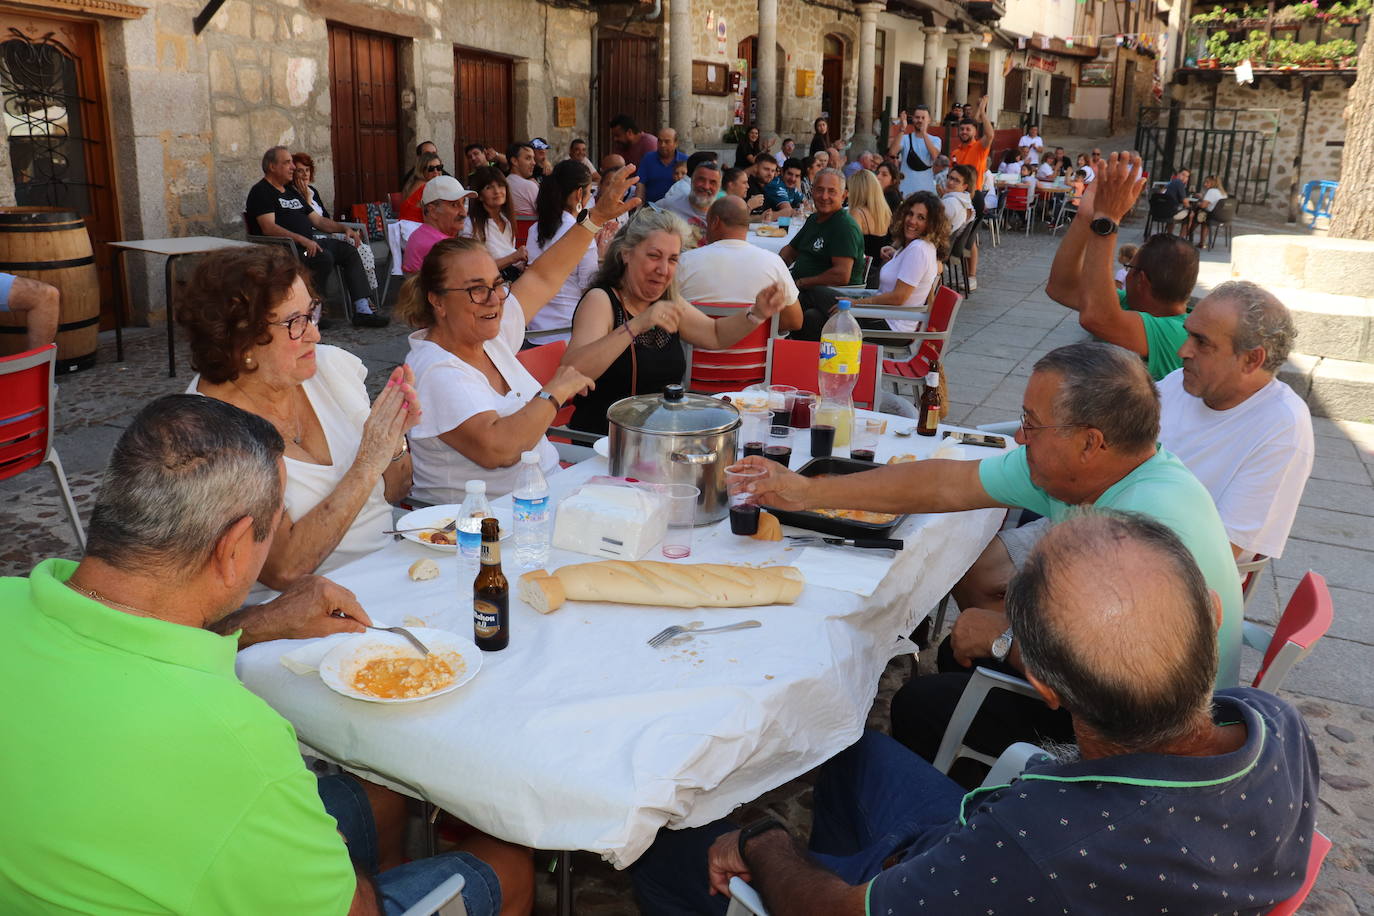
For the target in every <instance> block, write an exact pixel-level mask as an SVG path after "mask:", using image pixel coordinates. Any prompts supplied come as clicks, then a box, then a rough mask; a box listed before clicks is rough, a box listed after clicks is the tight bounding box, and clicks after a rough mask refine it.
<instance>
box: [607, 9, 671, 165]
mask: <svg viewBox="0 0 1374 916" xmlns="http://www.w3.org/2000/svg"><path fill="white" fill-rule="evenodd" d="M596 56H597V76H596V84H595V87H596V111H597V117H596V125H595V127H596V129H595V131H592V132H591V133H592V137H593V138H595V139H596V141H597V142H599V143H600V148H599V149H597V150H596V156H597V157H598V158H600V157H601V156H604V155H606V154H607V153H608V152H610V150H611V129H610V127H609V126H608V124H609V122H610V120H611V118H613V117H615V116H616V115H618V114H627V115H629V116H630V117H632V118H634V120H635V124H636V125H638V127H639V129H640V130H646V131H648V132H650V133H655V134H656V133H658V40H657V39H655V38H650V37H648V36H645V35H630V34H627V33H623V32H612V31H610V30H606V31H603V32H602V33H601V34H600V36H599V37H598V39H597V42H596ZM674 126H676V127H677V129H678V130H679V131H685V130H686V129H687V128H688V125H685V124H683V125H674Z"/></svg>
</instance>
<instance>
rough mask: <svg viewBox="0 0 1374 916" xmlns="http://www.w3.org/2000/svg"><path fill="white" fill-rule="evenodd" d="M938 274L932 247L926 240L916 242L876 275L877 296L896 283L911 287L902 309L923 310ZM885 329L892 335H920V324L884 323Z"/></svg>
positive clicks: (891, 288)
mask: <svg viewBox="0 0 1374 916" xmlns="http://www.w3.org/2000/svg"><path fill="white" fill-rule="evenodd" d="M939 274H940V262H939V261H937V260H935V246H934V245H932V244H930V242H927V241H926V240H925V239H917V240H916V241H914V242H912V243H911V244H909V245H907V246H906V247H905V248H903V249H902V250H901V251H899V252H897V253H896V254H895V255H893V256H892V260H890V261H888V262H887V263H886V264H884V265H883V269H882V270H880V271H879V272H878V292H880V293H890V292H892V291H893V290H894V289H896V288H897V281H898V280H900V281H901V282H903V283H905V284H907V285H908V286H910V287H911V288H912V289H911V295H909V296H907V297H906V301H905V302H903V303H902V308H909V309H924V308H925V307H926V301H927V300H928V299H929V298H930V288H931V286H932V285H933V284H934V283H935V278H936V277H937V276H939ZM887 326H888V327H890V328H892V330H894V331H909V332H914V331H919V330H920V329H921V323H920V322H919V321H898V320H896V319H895V318H889V319H888V320H887Z"/></svg>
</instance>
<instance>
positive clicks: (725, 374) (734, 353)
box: [687, 302, 801, 394]
mask: <svg viewBox="0 0 1374 916" xmlns="http://www.w3.org/2000/svg"><path fill="white" fill-rule="evenodd" d="M692 304H693V305H695V306H696V307H697V308H699V309H701V311H703V312H705V313H706V314H707V315H711V316H713V317H715V318H721V317H724V316H727V315H733V314H735V313H736V312H738V311H739V310H740V309H746V308H749V307H750V306H752V305H753V303H752V302H694V303H692ZM777 336H778V319H777V316H776V315H775V316H773V319H772V320H771V321H767V322H765V323H763V324H761V325H759V326H758V327H756V328H754V330H752V331H750V332H749V333H748V334H746V335H744V337H743V338H742V339H741V340H740V341H739V342H738V343H736V344H735V345H734V346H733V347H730V348H728V349H725V350H706V349H701V348H696V347H693V348H689V349H688V352H687V387H688V388H689V389H690V390H691V391H700V392H705V393H706V394H715V393H716V392H719V391H739V390H740V389H741V388H748V387H749V386H750V385H756V384H758V383H760V382H762V381H763V380H764V379H766V378H768V365H769V363H768V357H769V353H768V341H769V340H771V339H772V338H774V337H777ZM798 387H801V386H798Z"/></svg>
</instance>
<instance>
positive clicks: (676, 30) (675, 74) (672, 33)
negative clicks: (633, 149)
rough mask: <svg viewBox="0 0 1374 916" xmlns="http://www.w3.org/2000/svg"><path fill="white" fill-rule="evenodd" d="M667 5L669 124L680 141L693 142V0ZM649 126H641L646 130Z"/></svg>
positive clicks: (676, 1) (673, 0)
mask: <svg viewBox="0 0 1374 916" xmlns="http://www.w3.org/2000/svg"><path fill="white" fill-rule="evenodd" d="M671 3H672V5H671V6H670V7H669V8H668V12H669V20H668V72H669V73H670V74H671V79H670V80H669V83H668V85H669V89H668V125H667V126H669V127H672V128H674V129H675V130H676V131H677V133H678V137H679V142H682V141H684V140H686V141H688V144H687V145H694V144H695V142H696V138H695V137H694V136H693V132H692V111H691V107H692V0H671ZM647 126H648V125H641V127H644V128H645V129H647Z"/></svg>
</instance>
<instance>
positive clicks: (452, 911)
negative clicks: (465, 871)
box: [401, 875, 468, 916]
mask: <svg viewBox="0 0 1374 916" xmlns="http://www.w3.org/2000/svg"><path fill="white" fill-rule="evenodd" d="M466 884H467V881H466V880H465V879H464V878H463V876H462V875H454V876H453V877H451V878H449V879H448V880H447V881H445V882H444V883H443V884H440V885H439V886H438V887H436V888H435V889H434V890H432V891H430V892H429V893H428V894H425V895H424V896H423V897H421V898H420V899H419V900H417V901H416V902H415V905H414V906H412V907H410V908H409V909H408V910H406V911H405V912H404V913H402V914H401V916H431V914H433V913H438V914H439V916H467V912H468V908H467V906H465V905H464V904H463V897H462V893H463V887H464V886H465V885H466Z"/></svg>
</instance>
